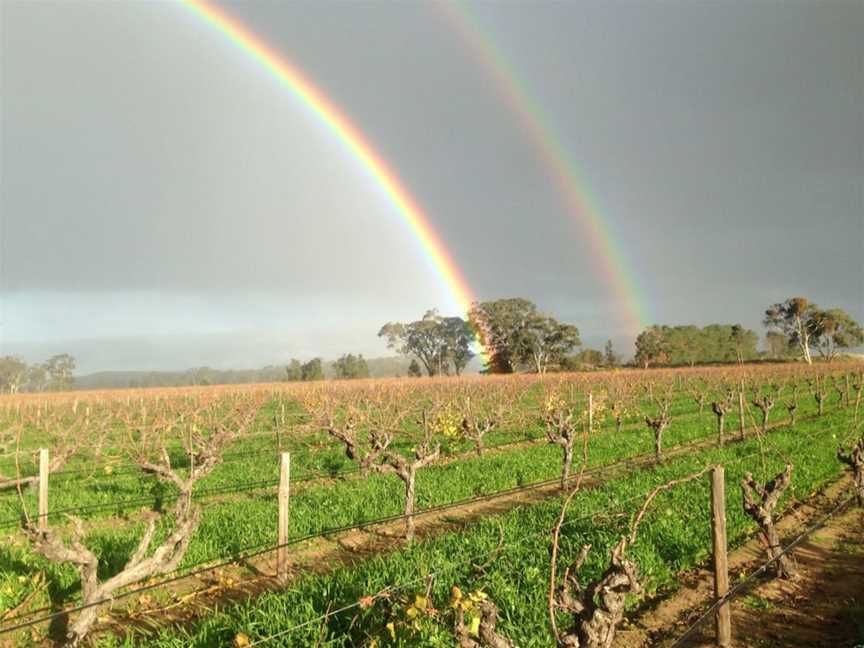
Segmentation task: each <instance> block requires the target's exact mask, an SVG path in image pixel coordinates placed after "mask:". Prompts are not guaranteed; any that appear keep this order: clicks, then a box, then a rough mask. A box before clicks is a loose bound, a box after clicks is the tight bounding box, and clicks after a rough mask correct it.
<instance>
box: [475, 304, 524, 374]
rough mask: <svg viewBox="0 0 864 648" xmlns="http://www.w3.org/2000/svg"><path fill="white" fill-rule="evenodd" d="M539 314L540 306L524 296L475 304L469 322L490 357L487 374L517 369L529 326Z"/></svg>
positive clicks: (487, 362) (510, 371) (486, 369)
mask: <svg viewBox="0 0 864 648" xmlns="http://www.w3.org/2000/svg"><path fill="white" fill-rule="evenodd" d="M536 316H537V306H535V305H534V304H533V303H531V302H530V301H528V300H527V299H522V298H511V299H498V300H496V301H490V302H474V303H473V304H471V309H470V310H469V311H468V321H469V322H470V324H471V326H472V328H473V329H474V331H475V333H476V334H477V337H478V338H479V340H480V343H481V344H482V345H483V347H484V349H485V350H486V352H487V354H488V356H489V359H488V360H487V361H486V368H485V371H486V372H487V373H513V372H514V371H515V370H516V368H517V367H518V363H519V357H520V354H521V345H522V344H523V343H524V342H525V337H524V336H523V333H524V331H525V327H526V326H527V325H528V323H529V322H530V321H531V320H532V319H533V318H535V317H536Z"/></svg>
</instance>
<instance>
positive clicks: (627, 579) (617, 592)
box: [554, 537, 642, 648]
mask: <svg viewBox="0 0 864 648" xmlns="http://www.w3.org/2000/svg"><path fill="white" fill-rule="evenodd" d="M629 544H630V543H629V538H627V537H623V538H621V540H620V541H619V542H618V544H617V545H615V548H614V549H613V550H612V555H611V559H610V562H609V565H608V566H607V567H606V570H605V571H604V572H603V574H602V575H601V576H600V578H599V579H597V580H595V581H594V582H592V583H590V584H589V585H587V586H586V587H583V586H582V585H580V583H579V580H578V578H577V577H578V574H579V570H580V569H581V567H582V565H583V563H584V562H585V559H586V558H587V557H588V552H589V551H590V550H591V545H583V546H582V550H581V551H580V552H579V555H578V556H577V557H576V560H574V561H573V563H572V564H571V565H570V566H569V567H568V568H567V570H566V571H565V572H564V580H563V582H562V584H561V586H560V587H558V589H557V591H556V592H555V600H554V605H555V608H556V609H558V610H561V611H563V612H568V613H570V614H572V615H573V616H574V625H573V628H572V629H571V630H570V631H568V632H563V633H561V634H560V635H559V636H558V638H557V645H558V646H560V647H561V648H611V646H612V645H613V642H614V640H615V630H616V628H617V627H618V625H619V624H620V623H621V621H622V620H623V619H624V604H625V602H626V599H627V595H628V594H638V593H639V592H640V591H641V589H642V588H641V585H640V584H639V580H638V577H637V575H636V565H635V563H633V562H632V561H630V560H629V559H628V558H627V556H626V551H627V547H628V546H629Z"/></svg>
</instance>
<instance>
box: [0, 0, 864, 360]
mask: <svg viewBox="0 0 864 648" xmlns="http://www.w3.org/2000/svg"><path fill="white" fill-rule="evenodd" d="M221 6H222V7H223V8H224V9H225V10H226V11H227V12H228V13H230V14H231V15H232V16H234V17H235V18H236V19H238V20H239V21H240V22H241V23H242V24H243V25H244V26H245V27H246V28H247V29H248V30H249V31H250V32H252V33H253V34H255V35H256V37H259V38H261V39H262V40H263V41H264V42H266V43H267V44H268V45H269V46H270V47H271V48H272V49H273V50H274V51H276V52H278V53H279V54H280V55H281V56H283V57H284V58H285V59H286V60H288V61H290V62H291V63H292V64H293V65H295V66H296V67H298V68H299V69H301V70H302V71H303V72H304V74H305V75H306V76H307V77H308V78H309V79H310V80H311V81H312V82H313V83H314V84H315V85H316V86H317V87H318V88H319V89H320V90H321V91H322V92H323V93H324V94H326V95H327V96H328V97H329V98H330V99H331V101H332V102H333V103H335V104H336V105H338V106H339V107H340V108H341V109H342V111H343V112H344V113H345V114H346V115H347V116H348V117H349V118H350V119H351V120H352V122H353V123H354V124H355V125H356V126H357V127H358V128H359V129H360V130H361V131H362V132H363V133H364V134H365V135H366V137H367V139H368V140H369V141H370V142H372V144H373V146H374V147H375V148H376V150H377V151H378V153H379V154H380V156H381V157H382V158H383V159H385V160H386V161H387V162H388V163H389V164H390V165H391V167H392V168H393V169H394V170H395V172H396V173H397V175H398V176H399V177H400V178H401V180H402V181H403V182H404V184H405V185H406V186H407V187H408V188H409V190H410V191H411V193H412V195H413V196H414V197H415V199H416V200H417V202H418V203H419V204H420V205H421V206H422V208H423V209H424V211H425V213H426V215H427V216H428V219H429V222H430V224H431V226H432V227H433V229H434V230H435V231H436V232H437V234H438V236H439V237H440V239H441V240H442V242H443V243H444V245H445V247H446V248H447V249H448V251H449V253H450V255H451V257H452V259H453V260H454V262H455V263H456V265H457V266H458V267H459V268H460V270H461V272H462V274H463V275H464V277H465V279H466V282H467V284H468V285H469V287H470V290H471V293H472V296H473V297H474V298H476V299H480V300H486V299H495V298H499V297H511V296H521V297H526V298H528V299H531V300H533V301H534V302H536V303H537V304H538V305H539V307H540V308H541V309H542V310H544V311H547V312H550V313H552V314H554V315H555V316H556V317H558V318H559V319H561V320H563V321H567V322H570V323H573V324H576V325H577V326H578V327H579V328H580V330H581V332H582V338H583V341H584V342H585V343H586V344H587V345H591V346H593V347H595V348H599V347H602V344H603V342H604V341H605V340H606V339H607V338H611V339H613V340H614V341H615V344H616V347H617V348H618V349H619V351H620V352H621V353H622V354H623V355H625V356H626V355H630V354H632V343H633V338H634V337H635V333H636V331H634V330H632V325H628V323H627V322H626V321H624V320H623V319H622V318H621V316H620V313H621V311H622V310H627V309H632V308H634V306H633V304H636V303H638V304H640V305H641V310H642V312H643V315H644V318H645V319H646V321H644V322H642V323H643V324H648V323H663V324H683V323H693V324H699V325H704V324H708V323H712V322H729V323H731V322H741V323H743V324H745V325H746V326H748V327H751V328H754V329H756V330H759V331H760V333H761V331H762V327H761V323H760V322H761V316H762V314H763V312H764V310H765V308H766V307H767V306H768V305H769V304H771V303H774V302H777V301H782V300H783V299H786V298H788V297H791V296H795V295H804V296H807V297H809V298H811V299H812V300H814V301H816V302H817V303H819V304H820V305H823V306H826V307H828V306H831V307H841V308H844V309H846V310H847V311H848V312H850V314H852V315H853V316H854V317H855V318H856V319H858V320H859V321H862V320H864V39H862V38H861V36H860V35H861V34H862V33H864V4H862V3H861V2H857V1H853V2H831V1H826V2H818V3H817V2H764V1H760V2H734V3H733V2H728V3H720V2H707V1H702V2H699V1H697V2H689V1H688V2H675V1H672V0H668V1H663V2H633V1H628V2H618V1H608V0H604V1H602V2H584V1H574V2H567V3H561V2H542V1H537V2H530V3H527V2H526V3H520V2H483V3H467V4H464V5H460V7H461V8H457V9H456V10H455V13H454V10H453V8H452V7H451V9H447V8H446V7H444V6H442V5H441V4H440V3H435V2H417V1H413V0H411V1H409V2H404V3H392V2H371V1H367V0H360V1H358V2H351V3H346V2H332V1H326V0H325V1H319V0H316V1H314V2H312V1H298V2H285V3H273V2H263V1H261V2H258V1H255V0H248V1H246V2H242V3H226V4H223V5H221ZM454 15H463V16H464V15H470V16H471V18H470V21H471V24H473V25H475V27H473V28H472V29H475V30H477V31H475V32H473V34H474V36H475V37H477V34H483V36H482V38H485V39H488V42H491V43H493V47H494V48H495V49H496V50H498V51H499V52H500V53H501V56H502V57H504V58H503V59H502V60H506V61H508V63H507V65H508V66H509V67H507V68H506V73H507V74H508V75H511V78H518V79H520V80H521V83H522V86H523V87H524V89H525V93H526V94H527V96H529V97H530V98H531V101H532V102H533V104H534V105H536V106H537V107H539V110H538V112H537V113H535V114H536V115H540V114H541V113H542V115H543V117H542V119H543V124H544V128H546V129H547V130H548V131H549V132H552V133H555V138H556V139H555V144H556V146H557V147H559V148H560V150H561V151H563V152H564V154H566V156H567V157H568V158H569V159H570V160H571V161H572V163H573V168H574V169H575V170H576V173H577V176H578V184H579V186H580V187H581V191H583V192H584V193H585V195H586V196H590V205H591V209H592V212H591V214H592V217H593V218H596V219H597V220H598V221H599V222H601V223H603V226H604V227H605V228H606V230H607V231H608V232H609V236H610V240H611V241H612V246H613V249H614V252H615V255H616V258H617V259H618V260H620V262H621V263H623V264H625V265H626V266H627V267H628V268H629V272H630V273H631V275H632V285H631V290H630V293H629V295H625V296H624V297H622V295H621V294H620V293H616V292H615V291H614V290H612V289H611V287H610V281H609V277H608V271H606V270H604V265H603V261H604V259H605V260H607V261H608V259H609V250H608V249H606V248H604V247H603V246H598V245H596V244H592V243H591V240H590V238H589V237H588V236H587V235H586V226H585V218H586V216H585V214H584V213H583V214H580V213H574V212H573V211H572V210H570V209H568V206H567V203H566V201H565V200H564V198H563V196H562V192H561V189H560V185H559V184H557V183H556V181H555V178H554V176H553V174H552V173H550V169H549V167H548V166H547V165H545V164H544V163H543V159H542V157H541V156H540V155H538V150H537V147H536V145H535V142H534V141H533V140H532V137H531V131H530V129H526V128H525V125H524V122H521V121H520V119H519V116H518V113H517V112H516V111H515V110H514V107H513V105H512V102H510V101H508V99H507V96H506V94H503V93H502V92H501V89H500V86H499V85H498V84H496V82H495V78H496V77H495V70H493V69H492V68H490V67H489V65H488V64H486V63H484V61H483V60H481V59H479V58H478V57H477V56H476V53H475V52H476V50H475V49H474V47H476V44H477V42H479V41H474V42H472V38H473V37H471V36H470V34H471V33H472V32H471V31H470V30H469V31H468V32H466V31H464V30H460V29H457V28H456V25H454ZM466 33H468V34H469V38H467V39H466V37H465V34H466ZM501 70H502V69H501V68H499V69H498V72H499V73H500V72H501ZM613 267H614V264H613ZM622 299H623V301H624V302H628V303H624V304H622ZM629 302H632V303H629ZM436 307H437V308H439V309H440V310H441V311H442V312H443V313H445V314H448V315H449V314H454V315H455V314H462V313H458V312H455V311H456V309H457V306H456V304H455V302H454V299H453V295H452V294H451V292H450V291H449V290H448V288H447V286H446V285H444V284H443V283H442V281H441V280H440V278H439V277H438V275H436V273H435V270H434V268H433V267H432V266H431V264H430V263H429V261H428V260H427V259H426V257H425V255H424V254H423V250H422V247H421V246H420V244H419V243H418V241H417V240H416V238H415V237H414V236H413V235H412V233H411V231H410V229H409V228H407V227H406V226H405V224H404V222H403V221H402V220H401V219H400V217H399V214H398V212H397V210H396V209H395V208H394V206H393V205H392V203H390V202H389V201H388V199H387V197H386V195H385V194H384V192H382V190H381V188H380V187H379V186H378V185H377V184H376V183H375V182H374V181H373V180H372V178H371V177H370V175H369V173H368V171H367V170H365V169H364V168H362V167H361V166H360V165H358V163H357V162H356V160H355V159H354V158H352V156H351V155H350V154H349V153H348V151H347V150H346V148H345V146H344V144H343V143H341V142H339V141H338V140H337V139H335V138H334V137H333V135H332V134H331V133H330V132H329V131H328V130H327V128H326V127H324V126H323V125H322V122H321V120H320V119H319V118H318V117H317V116H316V115H315V114H314V113H313V112H312V111H310V110H309V109H308V108H307V107H306V106H304V105H303V104H302V103H301V102H300V101H298V99H297V98H296V97H295V96H293V95H292V94H291V93H290V92H289V91H288V90H287V89H286V88H285V87H284V86H283V85H280V84H279V83H278V82H277V81H276V80H274V78H273V77H272V76H271V75H270V74H269V73H268V72H267V71H266V70H264V69H263V68H262V67H261V65H260V64H258V63H256V62H255V61H254V60H252V59H251V58H250V57H249V56H248V55H247V54H246V53H244V52H243V51H242V50H241V49H238V48H237V47H236V46H235V45H234V44H232V43H231V42H230V41H229V40H228V39H227V38H226V37H225V36H224V35H222V34H220V33H219V32H218V31H216V30H214V29H213V28H212V26H210V25H208V24H207V23H205V22H204V21H203V20H202V19H201V18H200V17H197V16H195V15H194V13H193V12H191V11H190V10H188V9H187V8H185V7H183V6H182V5H181V4H179V3H174V2H154V3H137V2H136V3H133V2H114V3H107V2H76V1H73V2H51V1H43V2H38V3H36V2H19V1H17V0H4V1H3V2H0V355H5V354H19V355H22V356H23V357H25V358H26V359H27V360H29V361H41V360H44V359H45V358H47V357H48V356H50V355H52V354H54V353H61V352H69V353H72V354H73V355H75V356H76V358H77V359H78V369H79V372H82V373H86V372H89V371H97V370H107V369H147V370H155V369H181V368H186V367H192V366H204V365H206V366H212V367H218V368H229V367H256V366H263V365H267V364H276V363H281V362H285V361H287V359H289V358H291V357H298V358H301V359H306V358H310V357H313V356H315V355H323V356H324V357H328V358H332V357H336V356H338V355H341V354H342V353H345V352H362V353H364V354H366V355H368V356H377V355H384V354H386V353H388V352H387V350H386V348H385V346H384V343H383V341H382V340H380V339H378V338H377V332H378V329H379V328H380V326H381V325H382V324H383V323H385V322H387V321H410V320H413V319H417V318H419V317H420V316H422V314H423V313H424V312H425V311H426V310H427V309H429V308H436Z"/></svg>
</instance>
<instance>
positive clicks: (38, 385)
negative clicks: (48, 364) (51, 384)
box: [24, 364, 48, 392]
mask: <svg viewBox="0 0 864 648" xmlns="http://www.w3.org/2000/svg"><path fill="white" fill-rule="evenodd" d="M24 384H25V385H26V389H27V391H35V392H39V391H44V390H45V389H46V388H47V387H48V372H47V371H46V370H45V365H42V364H35V365H30V366H29V367H27V376H26V378H25V383H24Z"/></svg>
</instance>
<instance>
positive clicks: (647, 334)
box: [635, 326, 668, 369]
mask: <svg viewBox="0 0 864 648" xmlns="http://www.w3.org/2000/svg"><path fill="white" fill-rule="evenodd" d="M667 358H668V353H667V351H666V345H665V339H664V336H663V330H662V329H661V327H659V326H649V327H648V328H646V329H645V330H644V331H642V332H641V333H640V334H639V335H638V337H637V338H636V356H635V360H636V362H638V363H639V364H641V365H642V366H643V367H644V368H645V369H647V368H648V367H649V366H650V365H651V364H657V363H664V362H666V360H667Z"/></svg>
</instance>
